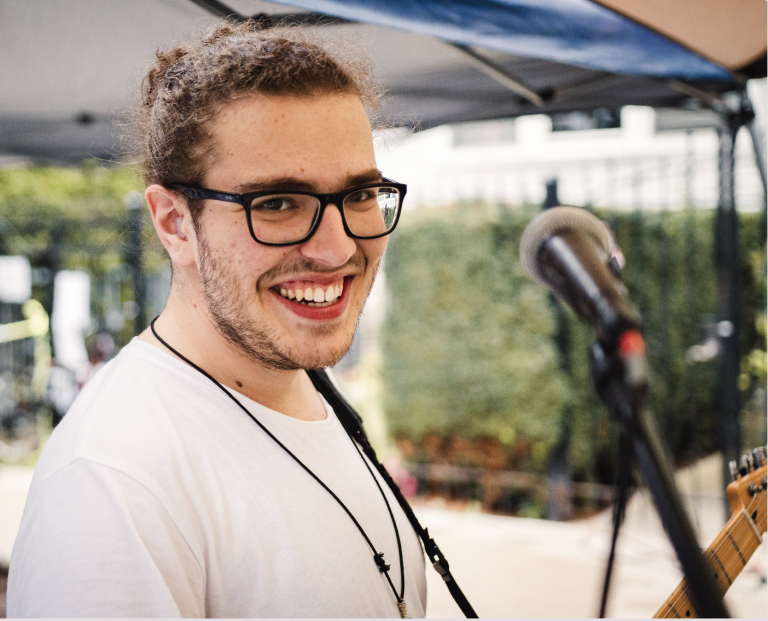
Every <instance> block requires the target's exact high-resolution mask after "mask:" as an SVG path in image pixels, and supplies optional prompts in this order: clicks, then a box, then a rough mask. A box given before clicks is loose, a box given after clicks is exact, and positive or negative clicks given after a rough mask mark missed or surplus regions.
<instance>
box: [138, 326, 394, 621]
mask: <svg viewBox="0 0 768 621" xmlns="http://www.w3.org/2000/svg"><path fill="white" fill-rule="evenodd" d="M157 319H158V318H157V317H155V318H154V319H153V320H152V323H150V324H149V327H150V329H151V330H152V334H154V335H155V338H156V339H157V340H158V341H160V342H161V343H162V344H163V345H165V347H167V348H168V349H169V350H170V351H172V352H173V353H174V354H176V355H177V356H178V357H179V358H181V359H182V360H183V361H184V362H186V363H187V364H188V365H189V366H191V367H192V368H193V369H195V370H196V371H199V372H200V373H202V374H203V375H204V376H205V377H207V378H208V379H209V380H211V381H212V382H213V383H214V384H216V386H218V387H219V388H220V389H221V390H222V392H223V393H224V394H225V395H227V396H228V397H229V398H230V399H232V401H234V402H235V403H236V404H237V405H238V407H239V408H240V409H241V410H243V412H245V413H246V414H247V415H248V416H249V417H250V419H251V420H253V422H254V423H256V424H257V425H258V426H259V427H261V429H262V430H263V431H264V433H266V434H267V435H268V436H269V437H270V438H272V440H274V441H275V442H276V443H277V444H278V446H279V447H280V448H282V449H283V450H284V451H285V452H286V453H288V455H290V456H291V457H292V458H293V460H294V461H295V462H296V463H297V464H299V465H300V466H301V467H302V468H303V469H304V470H306V471H307V473H309V475H310V476H311V477H312V478H313V479H315V481H317V482H318V483H319V484H320V485H321V486H322V487H323V489H324V490H325V491H326V492H328V493H329V494H330V495H331V496H332V497H333V499H334V500H335V501H336V502H337V503H338V504H339V506H340V507H341V508H342V509H344V511H345V512H346V514H347V515H348V516H349V517H350V519H351V520H352V522H353V523H354V525H355V526H356V527H357V530H359V531H360V534H361V535H362V536H363V538H364V539H365V541H366V542H367V543H368V546H369V547H370V548H371V550H372V551H373V560H374V562H375V563H376V567H378V569H379V572H381V573H383V574H384V576H385V577H386V578H387V582H388V583H389V586H390V588H391V589H392V593H394V595H395V599H396V600H397V608H398V610H399V611H400V617H401V618H402V619H407V618H408V611H407V609H406V606H405V571H404V566H403V565H404V564H403V547H402V544H401V543H400V531H399V530H398V528H397V522H396V521H395V515H394V513H392V507H390V506H389V501H388V500H387V496H386V495H385V494H384V490H382V489H381V485H379V481H378V479H377V478H376V476H375V475H374V474H373V471H372V470H371V467H370V466H369V465H368V462H367V461H366V460H365V458H364V457H363V454H362V453H361V452H360V448H359V447H358V446H357V442H355V440H354V438H352V437H351V436H350V435H349V432H348V431H347V430H346V427H345V426H344V425H342V427H343V428H344V430H345V431H347V437H348V438H349V439H350V441H351V442H352V445H353V446H354V447H355V450H356V451H357V454H358V455H360V459H362V460H363V463H364V464H365V467H366V469H367V470H368V472H369V473H370V475H371V477H372V478H373V481H374V483H376V487H377V488H378V490H379V492H380V493H381V497H382V498H383V499H384V504H385V505H386V506H387V511H388V512H389V517H390V519H391V520H392V526H393V527H394V529H395V538H396V539H397V553H398V556H399V557H400V593H399V594H398V592H397V589H396V588H395V585H394V584H393V583H392V579H391V578H390V577H389V565H387V564H386V563H385V562H384V553H383V552H377V551H376V548H375V547H374V545H373V543H372V542H371V540H370V538H369V537H368V535H367V534H366V532H365V531H364V530H363V527H362V526H361V525H360V523H359V522H358V521H357V519H356V518H355V516H354V515H352V512H351V511H350V510H349V509H348V508H347V506H346V505H345V504H344V503H343V502H342V501H341V499H340V498H339V497H338V496H337V495H336V494H334V493H333V491H332V490H331V489H330V488H329V487H328V486H327V485H326V484H325V483H323V482H322V481H321V480H320V478H319V477H318V476H317V475H316V474H315V473H314V472H312V470H310V469H309V468H308V467H307V466H306V465H305V464H304V462H302V461H301V460H300V459H299V458H298V457H296V455H294V454H293V453H292V452H291V451H290V450H289V449H288V447H286V446H285V445H284V444H283V443H282V442H280V440H278V439H277V438H276V437H275V436H274V435H273V434H272V433H271V432H270V431H269V429H267V428H266V427H265V426H264V425H262V424H261V422H259V420H258V419H257V418H256V417H255V416H254V415H253V414H251V413H250V412H249V411H248V408H246V407H245V406H244V405H243V404H242V403H240V401H238V399H237V397H235V396H234V395H233V394H232V393H231V392H229V391H228V390H227V389H226V388H224V386H223V385H222V384H221V383H220V382H219V381H218V380H217V379H216V378H214V377H213V376H212V375H211V374H210V373H208V372H206V371H205V370H204V369H202V368H200V367H199V366H198V365H196V364H195V363H194V362H192V361H191V360H190V359H189V358H187V357H185V356H183V355H182V354H180V353H179V352H178V351H176V350H175V349H174V348H173V347H171V346H170V345H169V344H168V343H166V342H165V341H164V340H163V339H162V338H161V337H160V335H159V334H158V333H157V330H155V322H156V321H157Z"/></svg>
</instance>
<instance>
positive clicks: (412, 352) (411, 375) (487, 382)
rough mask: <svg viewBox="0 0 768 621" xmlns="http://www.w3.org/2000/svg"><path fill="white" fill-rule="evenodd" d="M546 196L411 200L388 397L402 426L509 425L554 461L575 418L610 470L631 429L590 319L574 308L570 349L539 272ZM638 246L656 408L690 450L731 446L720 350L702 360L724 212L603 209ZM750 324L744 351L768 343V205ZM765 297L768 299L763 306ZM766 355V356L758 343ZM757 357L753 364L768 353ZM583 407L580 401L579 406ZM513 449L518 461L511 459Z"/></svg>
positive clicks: (479, 433)
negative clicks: (601, 397)
mask: <svg viewBox="0 0 768 621" xmlns="http://www.w3.org/2000/svg"><path fill="white" fill-rule="evenodd" d="M536 213H537V210H536V209H529V208H513V207H509V206H503V205H498V206H496V205H487V204H479V203H466V204H460V205H457V206H456V207H455V208H452V209H422V210H418V211H415V212H409V213H407V214H405V216H404V218H403V220H404V221H403V223H402V224H401V225H400V226H401V228H399V229H398V231H397V232H396V234H395V235H393V237H392V239H391V240H390V245H389V248H388V250H387V257H386V265H385V269H386V273H387V285H388V287H389V294H390V298H389V306H388V312H387V319H386V321H385V324H384V328H383V339H382V342H383V350H384V351H383V355H384V368H383V379H384V383H385V386H387V390H386V396H385V411H386V413H387V418H388V421H389V426H390V430H391V432H392V433H393V434H394V435H395V436H396V437H400V438H407V439H408V440H409V441H410V442H411V443H412V444H413V443H415V444H416V445H419V444H420V443H421V442H422V440H423V439H424V438H425V437H429V438H431V440H430V441H431V442H434V437H441V438H449V437H451V436H454V435H457V434H458V435H461V436H465V437H467V438H471V439H479V438H486V439H494V440H496V441H498V442H499V443H501V444H503V445H506V446H508V447H509V453H510V455H512V453H513V452H514V450H513V448H514V446H515V445H519V444H520V443H521V442H522V443H525V444H527V445H529V446H530V447H531V450H530V453H531V455H532V456H533V455H537V456H538V458H536V459H532V460H531V461H530V462H529V463H528V467H529V468H531V469H534V470H542V469H543V468H544V466H545V464H546V455H547V452H548V450H549V449H550V448H551V447H552V446H553V444H554V443H555V442H556V441H557V438H558V436H559V434H560V430H561V427H562V425H563V424H564V423H565V422H566V421H565V420H564V419H563V417H564V416H567V417H568V421H567V422H568V423H569V426H570V429H571V434H572V437H571V443H570V446H571V462H572V465H573V468H574V473H575V476H576V478H577V479H582V480H584V479H587V480H589V479H591V480H595V479H597V480H600V481H605V482H611V481H612V477H613V464H614V463H615V458H614V450H615V448H614V447H615V436H616V431H615V429H614V428H613V425H612V423H611V421H610V419H609V416H608V413H607V411H606V410H605V408H603V406H602V405H601V403H600V402H599V401H598V399H597V397H596V396H595V394H594V390H593V388H592V385H591V378H590V375H589V367H588V363H587V357H586V351H587V347H588V346H589V344H590V342H591V341H592V338H593V337H592V334H591V331H590V330H589V329H588V328H586V327H585V326H583V325H581V324H580V323H579V322H578V321H577V320H576V318H575V315H574V314H573V313H572V312H571V311H570V310H565V311H562V312H563V314H564V316H565V326H564V328H565V333H566V335H567V337H566V338H565V351H564V357H561V356H560V354H559V352H558V349H557V347H556V345H555V341H554V336H555V332H556V324H557V321H556V313H555V312H554V310H555V308H554V306H552V304H551V303H550V302H548V299H547V297H548V294H547V293H546V292H544V291H543V290H541V289H540V288H539V287H538V286H537V285H534V284H533V283H532V282H531V281H530V280H528V278H527V277H526V276H525V274H524V272H523V269H522V266H521V265H520V263H519V260H518V258H517V253H518V247H519V240H520V236H521V234H522V231H523V230H524V228H525V226H526V225H527V223H528V222H529V221H530V219H531V218H532V217H533V216H534V215H535V214H536ZM598 215H599V216H600V217H602V218H604V219H605V220H606V221H608V223H609V224H610V226H611V227H612V228H613V230H614V232H615V233H616V237H617V240H618V242H619V244H620V245H621V247H622V249H623V251H624V254H625V256H626V258H627V264H626V268H625V270H624V280H625V282H626V284H627V287H628V289H629V291H630V294H631V296H632V300H633V301H634V303H635V304H636V305H637V306H638V308H639V309H640V311H641V313H642V315H643V317H644V321H645V331H646V337H647V342H648V347H649V358H650V366H651V381H652V388H651V394H650V403H651V407H652V408H653V409H654V411H655V412H656V415H657V417H658V420H659V425H660V428H661V430H662V433H663V434H664V437H665V439H666V440H667V442H668V443H669V445H670V447H671V448H672V451H673V454H674V455H675V457H676V458H677V459H678V460H686V459H688V458H690V457H691V456H698V455H701V454H703V453H704V452H706V451H708V450H712V449H714V448H715V447H716V445H717V418H716V417H717V413H716V392H715V390H716V385H717V369H716V363H715V362H714V361H711V362H704V363H697V364H693V365H691V364H688V363H687V362H686V352H687V350H688V348H689V347H691V346H692V345H694V344H696V343H700V342H701V341H703V340H704V337H705V322H706V320H707V319H709V320H710V321H711V320H712V317H713V313H714V312H715V271H714V265H713V261H714V259H713V257H714V251H713V232H714V214H713V212H711V211H678V212H663V213H660V212H650V213H649V212H643V213H630V212H600V213H598ZM740 240H741V244H742V247H741V257H742V269H741V271H740V278H741V283H740V288H741V309H742V317H741V325H742V326H743V332H742V343H741V344H742V349H743V351H744V353H745V354H747V353H748V352H749V350H750V349H752V348H753V347H755V346H756V345H755V343H758V344H759V343H763V345H760V348H761V349H763V350H764V348H765V345H764V341H765V337H764V336H761V335H760V334H758V332H757V329H756V328H755V325H756V324H755V318H756V317H757V314H758V313H759V311H761V310H763V309H764V304H765V303H764V300H765V278H764V276H763V277H762V279H761V277H760V274H761V272H760V270H759V269H755V267H754V264H755V263H756V262H757V263H758V264H759V262H760V260H761V258H762V261H763V263H762V265H764V260H765V259H764V257H765V248H764V245H763V244H762V243H761V235H760V229H759V217H758V216H757V215H756V214H755V215H753V214H742V215H741V238H740ZM761 305H762V306H761ZM753 357H754V355H753ZM753 366H754V365H753ZM566 412H567V413H568V414H565V413H566ZM511 461H512V460H511V458H510V463H511Z"/></svg>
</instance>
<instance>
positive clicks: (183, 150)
mask: <svg viewBox="0 0 768 621" xmlns="http://www.w3.org/2000/svg"><path fill="white" fill-rule="evenodd" d="M334 47H336V46H334ZM329 48H330V46H329V45H328V43H327V42H325V41H322V39H321V38H320V36H319V34H318V33H317V32H315V31H314V30H313V29H305V28H295V27H294V28H289V27H278V28H270V29H263V27H262V26H261V25H260V24H259V23H258V22H256V21H253V20H251V21H247V22H244V23H241V24H230V23H221V24H218V25H216V26H214V27H211V28H208V29H206V30H204V31H202V32H200V33H198V35H197V36H196V37H194V38H193V39H192V40H190V41H187V42H184V43H181V44H177V45H174V46H171V47H167V48H164V49H160V50H158V51H157V54H156V56H157V58H156V60H155V62H154V64H153V66H152V68H151V69H150V71H149V73H148V74H147V75H146V77H145V78H144V80H143V82H142V89H141V101H140V103H139V105H138V107H137V110H136V127H137V130H138V131H137V133H138V141H139V144H138V147H139V149H138V150H139V151H140V158H141V160H142V165H143V175H144V181H145V182H146V184H147V185H151V184H153V183H159V184H161V185H164V186H167V185H168V184H170V183H187V184H190V185H200V184H201V183H202V180H203V177H204V175H205V172H206V170H207V168H208V166H209V164H210V162H211V157H212V145H211V137H210V132H209V130H208V128H209V124H210V122H211V120H212V119H213V118H214V117H215V116H216V115H217V114H218V113H219V112H220V111H221V110H222V108H223V107H224V106H225V105H226V104H227V102H229V101H233V100H236V99H240V98H243V97H246V96H248V95H251V94H254V93H260V94H266V95H283V96H284V95H289V96H296V97H311V96H315V95H318V94H340V93H350V94H354V95H357V96H358V97H360V99H361V101H362V102H363V105H364V106H365V107H366V110H367V111H368V112H369V113H370V112H372V111H373V110H375V109H377V108H378V102H379V92H378V89H377V87H376V85H375V84H374V81H373V78H372V72H371V68H370V63H369V61H368V59H367V58H365V56H364V55H362V54H361V53H359V52H358V51H356V50H350V49H344V48H341V47H338V49H334V50H333V52H331V51H330V49H329ZM190 207H192V206H191V205H190Z"/></svg>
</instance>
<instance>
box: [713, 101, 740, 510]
mask: <svg viewBox="0 0 768 621" xmlns="http://www.w3.org/2000/svg"><path fill="white" fill-rule="evenodd" d="M724 120H725V126H724V127H722V128H719V129H718V130H717V133H718V139H719V156H718V160H719V167H720V199H719V202H718V206H717V217H716V222H715V266H716V273H717V321H718V323H717V334H718V337H719V339H720V354H719V356H718V410H719V414H720V416H719V426H720V447H721V451H722V459H723V463H722V472H723V501H724V503H725V504H724V508H725V520H726V521H727V519H728V516H729V515H730V510H729V505H728V499H727V496H726V494H725V487H726V485H727V484H728V482H729V481H730V479H731V475H730V471H729V469H728V462H729V461H731V460H738V456H739V453H740V452H741V426H740V424H739V409H740V398H739V397H740V395H739V387H738V378H739V362H740V360H739V334H740V330H739V289H738V263H739V255H738V224H739V221H738V213H737V211H736V205H735V191H734V190H735V187H734V146H735V143H736V134H737V133H738V129H739V127H740V125H741V122H740V120H739V118H738V117H737V115H733V114H730V115H724Z"/></svg>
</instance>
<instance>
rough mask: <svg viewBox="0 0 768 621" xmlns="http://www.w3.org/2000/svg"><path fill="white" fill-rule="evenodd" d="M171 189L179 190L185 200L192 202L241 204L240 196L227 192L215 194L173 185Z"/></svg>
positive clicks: (209, 191) (214, 191)
mask: <svg viewBox="0 0 768 621" xmlns="http://www.w3.org/2000/svg"><path fill="white" fill-rule="evenodd" d="M171 188H173V189H176V190H179V192H181V193H182V194H184V196H186V197H187V198H191V199H192V200H205V199H208V200H215V201H226V202H227V203H240V204H242V202H243V196H242V194H230V193H228V192H217V191H216V190H206V189H204V188H193V187H191V186H188V185H182V184H174V185H172V186H171Z"/></svg>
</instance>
